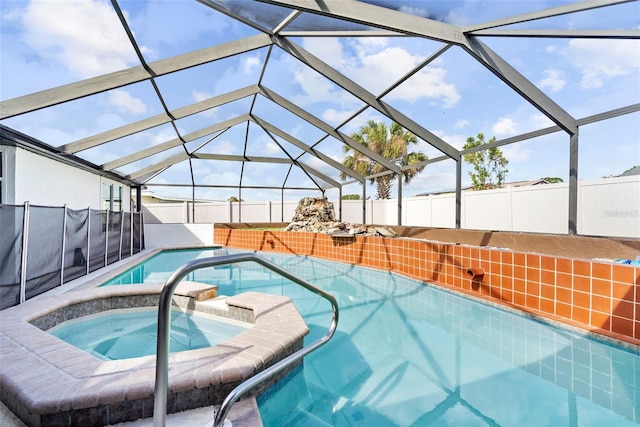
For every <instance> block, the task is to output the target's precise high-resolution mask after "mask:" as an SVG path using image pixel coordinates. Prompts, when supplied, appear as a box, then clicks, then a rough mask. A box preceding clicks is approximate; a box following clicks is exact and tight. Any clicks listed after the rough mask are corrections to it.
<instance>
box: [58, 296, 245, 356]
mask: <svg viewBox="0 0 640 427" xmlns="http://www.w3.org/2000/svg"><path fill="white" fill-rule="evenodd" d="M252 326H253V324H251V323H248V322H241V321H239V320H233V319H228V318H225V317H221V316H213V315H210V314H207V313H204V312H198V311H193V310H180V309H178V308H173V309H172V314H171V338H170V340H169V345H170V352H171V353H176V352H179V351H188V350H197V349H199V348H205V347H213V346H215V345H218V344H222V343H223V342H224V341H226V340H228V339H229V338H231V337H234V336H236V335H238V334H240V333H242V332H244V331H246V330H247V329H249V328H250V327H252ZM48 332H49V333H50V334H51V335H53V336H55V337H58V338H60V339H61V340H63V341H65V342H67V343H69V344H71V345H73V346H75V347H78V348H79V349H80V350H84V351H86V352H87V353H89V354H91V355H92V356H95V357H97V358H98V359H101V360H122V359H131V358H134V357H143V356H151V355H154V354H155V353H156V342H157V338H158V310H157V308H155V307H138V308H124V309H116V310H108V311H104V312H101V313H97V314H91V315H89V316H83V317H80V318H77V319H72V320H67V321H66V322H62V323H61V324H59V325H56V326H54V327H53V328H51V329H49V331H48Z"/></svg>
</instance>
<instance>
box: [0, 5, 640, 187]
mask: <svg viewBox="0 0 640 427" xmlns="http://www.w3.org/2000/svg"><path fill="white" fill-rule="evenodd" d="M629 1H630V0H587V1H580V2H574V3H570V4H566V5H563V6H559V7H554V8H549V9H545V10H538V11H534V12H531V13H526V14H521V15H517V16H511V17H507V18H502V19H497V20H493V21H488V22H483V23H478V24H474V25H468V26H465V27H459V26H455V25H452V24H448V23H444V22H440V21H437V20H434V19H429V18H424V17H421V16H418V15H412V14H410V13H405V12H401V11H397V10H391V9H389V8H385V7H382V6H378V5H375V4H372V3H375V2H368V1H357V0H324V1H317V0H257V1H256V2H255V5H256V7H257V6H260V8H273V10H274V11H278V12H279V13H280V16H282V18H281V19H279V21H278V22H277V23H276V24H275V25H265V23H264V22H261V21H260V19H259V17H255V19H253V18H252V17H251V16H250V15H249V14H243V13H241V10H242V7H246V5H247V2H236V1H233V0H198V2H199V3H200V4H201V5H199V6H201V7H202V8H203V12H204V11H207V12H208V13H212V11H213V13H222V14H224V15H226V16H227V17H230V18H232V19H234V20H236V21H237V22H239V23H241V24H244V25H248V26H250V27H251V28H252V29H254V30H255V32H256V34H255V35H251V36H248V37H244V38H239V39H236V40H231V41H228V42H225V43H221V44H216V45H212V46H208V47H205V48H202V49H199V50H195V51H191V52H187V53H182V54H179V55H175V56H172V57H169V58H165V59H160V60H157V61H150V62H149V61H147V60H146V58H145V55H146V54H145V52H144V51H142V50H141V49H140V48H139V46H138V45H139V42H138V41H137V39H136V35H135V33H134V32H133V31H131V29H130V28H129V24H128V22H127V20H126V19H125V16H124V14H123V13H122V11H121V10H120V5H119V3H118V1H117V0H112V1H111V3H112V7H113V8H114V10H115V11H116V13H117V15H118V17H119V19H120V23H121V25H122V27H123V28H124V30H125V31H126V33H127V36H128V38H129V41H130V43H131V45H132V47H133V48H134V50H135V51H136V54H137V55H138V58H139V60H140V63H141V65H139V66H135V67H131V68H127V69H123V70H120V71H116V72H111V73H108V74H105V75H101V76H97V77H93V78H89V79H85V80H81V81H77V82H73V83H69V84H65V85H62V86H58V87H54V88H51V89H47V90H43V91H39V92H36V93H32V94H28V95H25V96H21V97H17V98H13V99H8V100H4V101H2V102H1V103H0V120H2V119H8V118H11V117H16V116H19V115H23V114H27V113H30V112H33V111H36V110H40V109H45V108H49V107H52V106H55V105H58V104H63V103H67V102H69V101H73V100H77V99H81V98H84V97H89V96H92V95H95V94H99V93H103V92H106V91H110V90H113V89H117V88H121V87H124V86H129V85H133V84H138V83H142V82H147V83H151V84H152V85H153V88H154V90H155V93H156V95H157V99H158V102H159V103H160V104H161V105H162V106H163V108H164V111H163V112H162V113H160V114H156V115H154V116H151V117H148V118H145V119H142V120H139V121H137V122H133V123H128V124H125V125H123V126H119V127H114V128H112V129H107V130H105V131H103V132H100V133H96V134H94V135H89V136H86V137H84V138H81V139H78V140H75V141H72V142H69V143H66V144H64V145H61V146H59V147H56V150H57V152H58V153H59V154H60V155H61V156H69V155H75V156H77V155H79V154H81V153H82V152H83V151H85V150H89V149H93V148H95V147H99V146H101V145H103V144H108V143H110V142H112V141H116V140H120V139H122V138H126V137H130V136H132V135H136V134H139V133H141V132H144V131H147V130H150V129H153V128H156V127H159V126H165V125H170V126H171V128H172V129H173V132H174V134H175V135H174V136H173V137H172V138H170V139H168V140H166V141H164V142H161V143H158V144H156V145H153V146H150V147H149V146H148V147H143V148H139V149H136V150H135V151H133V152H131V153H129V154H127V155H124V156H121V157H119V158H116V159H113V160H109V161H106V162H104V163H102V164H101V165H98V166H96V169H98V170H100V171H101V172H104V173H109V174H114V176H120V177H121V178H122V179H123V180H125V181H128V182H132V183H133V184H134V185H146V184H149V185H152V184H153V183H151V182H150V180H152V179H153V178H154V177H155V176H157V175H158V173H161V172H162V171H165V170H167V169H168V168H171V167H172V166H173V165H176V164H178V163H182V162H186V163H187V164H188V169H189V170H188V172H187V173H188V174H189V177H190V178H189V179H187V181H191V184H190V185H191V186H192V187H219V188H228V187H229V186H228V185H222V184H221V185H219V186H217V185H215V184H213V185H205V184H198V183H197V182H196V180H195V179H194V171H193V168H194V166H193V160H197V161H227V162H242V168H241V170H242V172H241V173H240V176H239V177H238V183H239V184H238V187H242V186H243V184H242V183H243V178H244V177H243V173H244V170H245V165H248V164H251V163H262V164H274V165H277V164H280V165H288V166H289V168H290V169H289V171H291V168H299V169H300V170H301V171H302V172H303V173H304V174H305V175H306V176H307V177H309V179H310V180H311V181H312V182H313V185H312V186H311V187H309V188H315V189H318V190H321V191H323V192H324V190H326V189H328V188H338V189H340V191H342V190H341V189H342V186H343V185H346V184H349V183H352V182H359V183H361V184H362V183H364V182H366V180H368V179H373V178H375V177H378V176H383V175H385V174H402V172H403V171H406V170H407V169H410V168H412V167H416V166H424V165H426V164H429V163H433V162H437V161H441V160H454V161H455V162H458V163H459V162H460V161H461V158H462V156H463V155H464V154H468V153H470V152H472V150H466V151H462V150H460V149H458V148H456V147H455V146H454V145H452V144H451V143H449V142H447V141H446V140H445V139H443V138H441V137H439V136H437V135H436V134H435V133H434V130H433V129H432V130H429V129H428V128H427V127H426V126H425V125H423V124H421V123H419V122H418V121H417V120H415V119H412V118H410V117H408V116H407V115H406V114H404V113H403V112H401V111H399V110H398V109H396V108H394V107H393V106H391V105H390V103H389V102H387V101H385V96H386V95H388V94H389V93H390V92H391V91H392V90H393V89H395V88H396V87H398V86H399V85H401V84H402V83H403V82H405V81H406V80H408V79H409V78H410V77H411V76H413V75H414V74H415V73H417V72H419V71H420V70H422V69H423V68H424V67H428V66H429V64H430V63H431V62H432V61H434V60H435V59H437V58H438V57H439V56H440V55H441V54H443V53H444V52H445V51H447V50H448V49H450V48H452V47H453V48H458V49H461V50H462V51H463V52H465V53H466V54H468V55H469V56H470V57H471V58H472V59H473V60H474V61H477V63H479V64H480V65H481V66H482V67H484V68H485V69H487V70H489V71H490V72H491V73H492V74H493V75H495V76H496V78H497V79H498V80H500V81H501V82H503V83H505V84H506V85H507V86H508V87H509V88H510V89H511V90H513V92H515V93H516V94H517V95H518V96H520V97H521V98H522V99H524V100H526V101H527V102H528V103H529V104H530V105H532V106H533V107H534V108H535V109H537V110H538V111H540V112H541V113H542V114H544V115H545V116H546V117H548V118H549V119H550V120H551V121H552V122H553V123H554V124H555V125H554V126H552V127H547V128H544V129H540V130H537V131H533V132H527V133H525V134H522V135H520V136H515V137H512V138H507V139H504V140H502V141H497V142H495V143H494V144H493V145H492V146H500V145H506V144H510V143H514V142H518V141H521V140H523V139H527V138H533V137H536V136H540V135H543V134H547V133H551V132H557V131H563V132H565V133H566V134H567V135H568V136H569V137H571V136H574V135H577V133H578V126H579V125H581V124H584V123H589V120H592V121H595V120H603V119H608V118H611V117H616V116H618V115H622V114H629V113H630V112H637V111H638V105H631V106H627V107H624V108H619V109H615V110H612V111H609V112H605V113H602V114H600V115H596V116H592V117H591V118H586V119H585V118H583V119H576V118H574V117H572V116H571V115H570V114H569V113H568V112H567V111H565V110H564V109H563V108H562V107H560V105H558V103H556V102H555V101H554V100H553V99H552V98H551V97H550V96H548V95H547V94H545V93H544V92H543V91H541V90H540V89H539V88H538V87H537V86H536V85H535V84H533V83H532V82H531V81H529V80H528V79H527V78H526V77H525V76H524V75H522V74H521V73H520V72H518V71H517V70H516V69H515V68H514V67H513V66H512V65H511V64H510V63H509V62H508V61H507V60H505V59H504V58H502V57H501V56H500V55H498V54H497V53H496V52H495V51H493V50H492V49H490V48H489V47H488V46H487V45H486V44H485V43H483V41H482V40H481V39H482V38H485V37H486V38H489V37H531V38H541V37H552V38H566V37H571V38H603V39H607V38H609V39H610V38H616V39H638V38H640V31H639V30H637V29H632V30H597V29H594V30H575V31H574V30H563V29H558V30H549V29H544V30H541V29H532V30H525V29H512V28H504V27H507V26H510V25H514V24H520V23H525V22H531V21H536V20H540V19H545V18H551V17H555V16H560V15H566V14H573V13H578V12H583V11H588V10H592V9H597V8H606V7H615V6H616V5H619V4H623V3H627V2H629ZM236 6H237V7H236ZM252 7H253V6H252ZM269 10H271V9H269ZM274 15H275V13H274ZM311 15H316V16H318V17H322V18H323V19H331V20H332V22H335V23H343V24H344V28H345V29H340V28H338V26H337V25H336V28H331V29H327V28H324V27H322V25H317V26H316V27H314V25H313V24H310V23H309V22H311V21H310V20H308V19H307V20H306V21H305V28H304V29H299V28H296V26H295V24H296V23H298V22H300V21H301V18H302V17H307V18H308V17H309V16H311ZM300 37H396V38H397V37H408V38H422V39H426V40H429V41H432V42H436V43H439V44H440V47H439V48H437V49H436V51H435V52H434V53H432V54H431V55H430V56H429V57H427V58H426V59H425V60H424V61H423V62H422V63H420V64H419V65H418V66H417V67H415V68H414V69H412V70H410V71H409V72H407V73H406V74H405V75H403V76H401V77H400V78H399V79H398V81H397V82H396V83H394V84H393V85H391V86H390V87H389V88H388V89H386V90H384V91H382V92H381V93H371V92H370V91H368V90H366V89H365V88H364V87H363V86H362V85H361V84H359V82H357V81H354V80H352V79H351V78H349V77H347V76H346V75H344V74H343V73H341V72H340V71H338V70H337V69H336V68H334V67H333V66H331V65H330V64H328V63H326V62H324V61H323V60H321V59H320V58H318V57H316V56H314V55H313V54H312V53H311V52H309V51H307V50H306V49H304V48H303V47H302V46H300V45H299V44H298V43H296V41H295V40H294V39H296V38H300ZM262 49H268V54H267V55H266V59H265V60H264V63H263V64H262V73H261V75H260V79H259V80H258V81H256V82H255V83H253V84H250V85H247V86H245V87H242V88H239V89H233V90H229V91H228V92H225V93H221V94H218V95H216V96H212V97H210V98H208V99H205V100H202V101H199V102H194V103H192V104H189V105H184V106H182V107H180V108H174V109H169V108H167V106H166V103H165V101H164V98H165V96H166V94H165V93H163V89H162V87H161V86H160V85H159V84H157V81H158V79H160V78H161V77H163V76H168V75H172V74H176V73H181V72H184V71H185V70H189V69H190V68H193V67H198V66H201V65H205V64H214V63H216V62H217V61H223V60H225V59H227V58H232V57H236V56H237V55H242V54H246V53H248V52H253V51H258V50H262ZM272 50H277V51H278V53H279V54H286V55H288V56H289V57H291V58H293V59H294V60H295V61H297V63H299V64H301V65H302V66H304V67H309V68H311V69H312V70H314V71H315V72H316V73H318V74H319V75H320V76H322V77H323V78H324V79H326V80H328V81H330V82H332V84H334V85H335V86H336V87H338V88H339V89H340V90H342V91H344V93H345V94H349V96H352V97H354V98H355V99H357V100H359V101H360V102H362V108H361V109H360V110H359V111H358V112H356V113H354V115H353V116H352V117H351V118H353V117H355V116H357V115H358V114H359V113H361V112H363V111H364V110H366V109H371V110H373V111H376V112H377V113H379V114H382V115H383V116H385V117H386V118H388V119H389V120H391V121H394V122H397V123H398V124H400V125H401V126H402V127H403V128H405V129H407V130H408V131H410V132H411V133H413V134H414V135H416V136H417V137H418V138H419V139H421V140H423V141H425V142H426V143H428V144H429V145H430V146H432V147H433V148H434V149H436V150H437V151H438V152H439V153H440V155H438V156H436V157H434V158H431V159H429V160H427V161H425V162H422V163H419V164H417V165H413V166H400V165H399V164H396V163H395V162H393V161H390V160H387V159H386V158H384V157H382V156H381V155H380V154H378V153H376V152H375V151H372V150H370V149H368V148H366V147H364V146H363V145H361V144H359V143H358V142H356V141H354V140H353V139H352V137H351V136H349V135H347V134H345V133H344V132H343V131H341V130H340V129H341V128H342V127H344V125H345V124H346V123H347V122H348V121H349V120H350V119H348V120H347V122H344V123H342V124H340V125H339V126H335V125H330V124H328V123H326V122H325V121H323V120H322V119H320V118H318V117H316V116H314V115H313V114H312V113H311V112H310V111H309V110H307V109H306V108H305V106H303V105H298V104H296V103H295V102H294V101H292V100H291V99H288V98H287V97H286V96H283V95H281V94H279V93H277V91H275V90H273V89H271V88H269V87H268V85H266V84H263V83H262V77H263V75H264V74H265V72H266V71H267V70H269V67H270V66H271V65H272V62H273V59H272V55H271V52H272ZM243 100H248V101H249V103H250V105H251V107H249V109H248V111H246V113H245V114H241V115H238V116H236V117H225V118H224V119H214V120H213V121H212V122H211V123H210V124H209V125H208V126H206V127H202V128H200V129H195V130H190V131H189V132H186V131H182V130H180V126H178V124H177V122H178V121H179V120H182V119H185V118H189V117H191V116H194V115H198V114H203V113H206V112H209V111H212V110H213V109H215V108H218V107H220V106H224V105H226V104H230V103H234V102H239V101H243ZM259 101H264V102H269V103H272V104H273V108H277V109H281V110H283V111H286V112H288V113H290V114H293V115H294V116H296V117H298V118H299V119H301V120H302V121H303V122H304V123H305V124H308V125H311V126H313V128H314V129H316V130H318V131H319V132H320V134H321V137H320V138H319V139H315V140H302V139H301V138H298V137H295V136H293V135H291V134H289V133H288V132H286V131H285V130H283V129H282V128H281V127H279V126H277V125H275V124H273V123H270V121H269V120H268V119H265V118H262V117H260V114H258V113H256V112H255V111H254V105H255V104H256V103H257V102H259ZM242 126H246V128H243V129H245V132H244V134H245V136H244V140H243V141H238V145H242V146H243V147H244V151H245V153H244V154H243V155H229V154H223V153H215V152H214V153H212V152H207V151H206V147H210V146H211V145H210V144H211V143H212V141H215V140H216V138H217V137H218V136H219V135H221V134H224V133H225V132H227V131H229V130H230V129H234V128H235V127H242ZM250 126H252V129H253V128H255V129H257V130H259V131H261V132H264V134H265V135H266V138H267V139H268V140H270V141H272V142H273V143H274V144H276V145H277V146H279V148H280V149H281V154H283V156H281V157H273V156H255V155H251V154H246V148H247V146H248V144H249V143H250V142H251V141H250V136H249V127H250ZM327 138H330V139H332V140H335V141H337V142H338V143H339V144H342V145H346V146H349V147H351V148H352V149H353V150H356V151H359V152H360V153H362V155H364V156H366V157H367V158H369V159H371V160H372V161H374V162H377V163H378V164H380V165H382V166H383V167H384V168H385V169H386V170H387V171H386V172H382V173H378V174H376V175H372V176H361V175H360V174H358V173H356V172H354V171H353V170H351V169H349V168H347V167H346V166H344V165H343V164H342V163H341V162H340V161H338V160H336V159H335V158H334V157H332V156H330V155H328V154H327V153H325V152H323V146H324V144H323V141H324V140H325V139H327ZM201 139H206V142H204V143H202V144H200V145H199V146H198V147H197V148H193V147H189V146H188V144H190V143H192V142H194V141H198V140H201ZM280 141H285V142H286V143H287V144H288V145H287V146H291V147H295V150H301V152H302V154H300V153H299V152H298V151H296V152H295V153H294V152H293V151H292V150H293V149H288V148H287V147H285V146H284V145H282V144H281V142H280ZM45 142H46V141H45ZM177 148H182V150H181V151H180V152H171V153H172V154H170V153H169V150H173V149H177ZM54 151H55V150H54ZM163 153H164V154H165V156H164V158H162V159H160V160H155V161H153V163H151V164H148V165H146V166H139V167H137V169H136V170H133V171H130V172H128V173H124V172H122V171H121V168H123V167H128V166H130V165H131V164H133V163H135V162H138V161H141V160H143V159H147V158H150V157H152V156H156V155H160V154H163ZM303 156H304V157H303ZM307 158H315V160H316V161H318V162H319V163H320V164H322V165H323V167H324V168H327V169H328V170H332V173H327V172H326V171H324V170H320V169H318V168H317V167H315V166H312V165H311V164H309V162H307V161H306V159H307ZM332 174H335V175H332ZM337 174H342V175H343V176H347V178H348V182H339V181H338V179H337V178H336V177H335V176H337ZM288 175H289V174H288V173H287V177H288ZM287 181H288V179H287V178H285V180H284V182H282V185H281V186H279V187H277V188H280V189H283V190H284V189H288V188H308V187H304V186H300V185H296V184H295V183H289V182H287ZM166 184H167V185H181V186H182V185H188V184H179V183H172V182H168V183H166ZM232 187H233V186H232ZM256 187H259V188H262V187H260V186H255V185H251V186H249V185H247V186H246V188H256ZM458 187H459V185H458ZM265 188H266V186H265Z"/></svg>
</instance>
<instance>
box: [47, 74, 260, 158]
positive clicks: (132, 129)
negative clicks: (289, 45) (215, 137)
mask: <svg viewBox="0 0 640 427" xmlns="http://www.w3.org/2000/svg"><path fill="white" fill-rule="evenodd" d="M257 91H258V86H257V85H252V86H247V87H245V88H242V89H238V90H234V91H231V92H227V93H225V94H223V95H219V96H214V97H213V98H210V99H206V100H204V101H200V102H196V103H194V104H191V105H187V106H185V107H181V108H177V109H175V110H172V111H171V112H170V113H169V114H158V115H156V116H153V117H149V118H147V119H144V120H140V121H137V122H135V123H130V124H128V125H125V126H120V127H118V128H115V129H111V130H109V131H106V132H102V133H99V134H96V135H92V136H89V137H87V138H82V139H79V140H77V141H74V142H70V143H68V144H66V145H62V146H60V147H59V149H60V151H62V152H64V153H72V154H73V153H77V152H79V151H82V150H87V149H89V148H93V147H97V146H98V145H101V144H105V143H107V142H111V141H114V140H116V139H119V138H123V137H125V136H129V135H133V134H134V133H138V132H142V131H145V130H148V129H151V128H154V127H156V126H160V125H163V124H166V123H169V122H171V121H172V120H179V119H182V118H184V117H188V116H191V115H193V114H197V113H200V112H202V111H206V110H208V109H211V108H215V107H219V106H221V105H224V104H228V103H230V102H233V101H237V100H239V99H242V98H246V97H247V96H251V95H254V94H255V93H256V92H257Z"/></svg>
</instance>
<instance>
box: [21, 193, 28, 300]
mask: <svg viewBox="0 0 640 427" xmlns="http://www.w3.org/2000/svg"><path fill="white" fill-rule="evenodd" d="M28 246H29V202H24V212H23V213H22V260H21V262H20V304H22V303H23V302H25V300H26V294H27V292H26V287H27V251H28V249H27V248H28Z"/></svg>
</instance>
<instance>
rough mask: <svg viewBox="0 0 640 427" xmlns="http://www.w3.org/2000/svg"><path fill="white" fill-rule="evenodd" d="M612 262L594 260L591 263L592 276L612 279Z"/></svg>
mask: <svg viewBox="0 0 640 427" xmlns="http://www.w3.org/2000/svg"><path fill="white" fill-rule="evenodd" d="M611 270H612V268H611V264H609V263H600V262H594V263H592V264H591V276H592V277H594V278H596V279H603V280H610V279H611Z"/></svg>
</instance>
